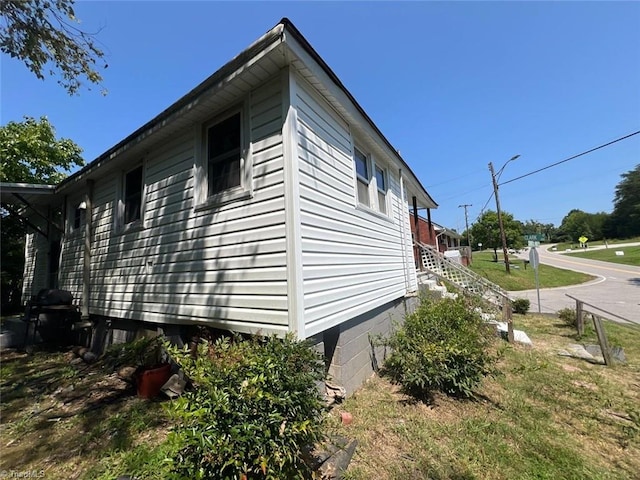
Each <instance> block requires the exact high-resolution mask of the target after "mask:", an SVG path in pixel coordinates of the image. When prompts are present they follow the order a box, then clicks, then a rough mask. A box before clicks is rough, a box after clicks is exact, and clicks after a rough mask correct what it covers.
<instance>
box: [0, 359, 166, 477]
mask: <svg viewBox="0 0 640 480" xmlns="http://www.w3.org/2000/svg"><path fill="white" fill-rule="evenodd" d="M0 360H1V361H0V395H1V398H2V403H1V406H0V408H1V411H0V414H1V418H2V424H1V425H0V445H2V447H1V448H2V455H0V470H2V471H11V470H13V471H16V472H25V471H36V472H43V476H44V478H84V479H113V478H116V477H117V476H118V475H123V474H129V475H134V476H135V478H158V479H161V478H166V474H164V473H163V472H166V469H165V466H166V464H165V463H164V458H165V456H166V455H167V452H166V447H164V446H163V444H162V442H163V440H164V438H165V436H166V433H167V431H168V429H169V421H168V419H167V416H166V414H165V412H164V409H163V408H162V403H161V402H153V401H151V402H150V401H146V400H142V399H139V398H137V397H136V396H135V389H134V388H133V386H132V385H131V384H130V383H128V382H126V381H124V380H122V379H120V378H119V377H118V375H117V373H116V372H115V371H114V370H113V369H112V368H106V367H105V364H104V363H101V362H99V363H97V364H94V365H86V364H84V363H81V364H80V365H71V364H70V363H69V360H70V354H67V353H64V352H45V351H39V352H35V353H34V354H31V355H27V354H24V353H17V352H15V351H6V350H5V351H3V352H2V354H1V359H0ZM71 473H73V475H71V476H70V474H71Z"/></svg>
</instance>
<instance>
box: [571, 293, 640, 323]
mask: <svg viewBox="0 0 640 480" xmlns="http://www.w3.org/2000/svg"><path fill="white" fill-rule="evenodd" d="M565 295H566V296H567V297H569V298H571V299H572V300H575V301H576V302H580V303H581V304H583V305H588V306H589V307H591V308H595V309H596V310H600V311H601V312H604V313H606V314H607V315H612V316H614V317H616V318H619V319H620V320H624V321H625V322H629V323H635V322H633V320H629V319H628V318H625V317H622V316H620V315H618V314H616V313H612V312H609V311H608V310H605V309H604V308H601V307H597V306H595V305H592V304H590V303H587V302H585V301H584V300H580V299H579V298H576V297H572V296H571V295H569V294H568V293H565Z"/></svg>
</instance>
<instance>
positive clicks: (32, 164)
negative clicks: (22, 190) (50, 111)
mask: <svg viewBox="0 0 640 480" xmlns="http://www.w3.org/2000/svg"><path fill="white" fill-rule="evenodd" d="M81 153H82V149H81V148H80V147H79V146H78V145H76V144H75V143H74V142H73V141H72V140H69V139H66V138H60V139H56V135H55V129H54V128H53V126H52V125H51V123H49V120H48V119H47V118H46V117H41V118H40V120H36V119H34V118H31V117H25V120H24V121H23V122H9V123H7V124H6V125H5V126H2V127H0V158H1V159H2V163H1V164H0V181H2V182H13V183H46V184H55V183H58V182H59V181H60V180H62V179H63V178H64V177H65V176H66V175H67V173H68V172H69V171H70V170H71V169H72V168H73V167H74V166H82V165H84V160H83V159H82V157H81V156H80V154H81Z"/></svg>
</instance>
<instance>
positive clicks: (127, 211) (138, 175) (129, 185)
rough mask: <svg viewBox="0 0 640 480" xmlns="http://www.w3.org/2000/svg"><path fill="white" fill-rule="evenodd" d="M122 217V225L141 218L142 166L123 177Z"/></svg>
mask: <svg viewBox="0 0 640 480" xmlns="http://www.w3.org/2000/svg"><path fill="white" fill-rule="evenodd" d="M123 200H124V217H123V222H122V223H123V225H124V226H126V225H129V224H131V223H134V222H137V221H140V219H141V218H142V166H140V167H138V168H135V169H133V170H131V171H130V172H128V173H127V174H126V175H125V177H124V198H123Z"/></svg>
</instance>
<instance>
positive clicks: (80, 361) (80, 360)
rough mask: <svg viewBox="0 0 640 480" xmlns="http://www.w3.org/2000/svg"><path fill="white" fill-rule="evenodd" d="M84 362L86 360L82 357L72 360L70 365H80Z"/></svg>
mask: <svg viewBox="0 0 640 480" xmlns="http://www.w3.org/2000/svg"><path fill="white" fill-rule="evenodd" d="M83 362H84V360H82V359H81V358H80V357H77V358H74V359H73V360H71V361H70V362H69V363H70V364H71V365H80V364H81V363H83Z"/></svg>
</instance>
